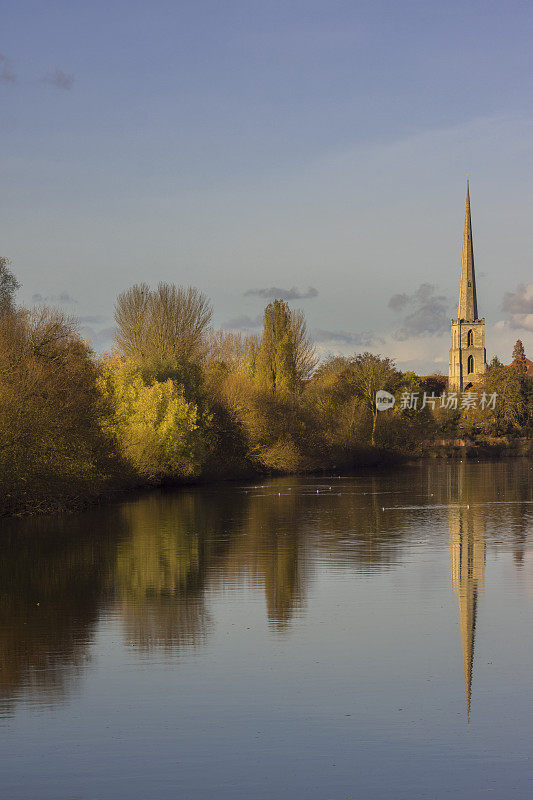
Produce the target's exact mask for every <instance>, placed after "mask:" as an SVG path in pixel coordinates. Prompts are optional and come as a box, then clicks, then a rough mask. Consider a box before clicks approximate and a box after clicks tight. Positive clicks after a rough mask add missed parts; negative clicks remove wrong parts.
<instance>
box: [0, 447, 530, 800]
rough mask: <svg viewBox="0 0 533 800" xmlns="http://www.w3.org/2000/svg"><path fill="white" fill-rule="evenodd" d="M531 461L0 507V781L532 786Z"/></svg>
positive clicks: (440, 793)
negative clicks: (40, 511) (4, 512)
mask: <svg viewBox="0 0 533 800" xmlns="http://www.w3.org/2000/svg"><path fill="white" fill-rule="evenodd" d="M532 478H533V465H532V462H531V461H529V460H520V459H515V460H513V459H509V460H502V461H499V462H482V463H479V462H470V461H469V462H467V461H465V462H460V461H452V460H449V461H430V462H422V463H418V464H415V465H412V466H406V467H401V468H395V469H394V470H392V471H387V472H381V473H378V472H372V473H370V472H364V473H360V474H356V475H351V476H345V475H340V476H332V477H326V478H322V477H320V478H316V477H309V476H307V477H295V478H276V479H262V480H260V481H258V482H256V483H254V484H242V485H241V484H223V485H220V484H219V485H214V486H209V487H195V488H185V489H179V490H172V491H154V492H151V493H146V494H143V495H141V496H135V497H132V498H131V499H128V500H127V501H126V502H121V503H115V504H112V505H108V506H106V507H101V508H96V509H92V510H90V511H87V512H85V513H83V514H78V515H75V516H70V517H69V516H62V517H57V516H56V517H42V518H36V519H26V520H3V521H1V522H0V525H1V533H0V795H1V796H2V798H5V800H23V799H24V800H111V798H112V799H113V800H114V798H117V800H118V799H119V798H120V799H121V800H122V799H123V800H137V799H138V800H141V799H142V800H167V798H168V800H171V799H172V800H176V799H179V800H188V799H189V798H190V800H204V798H205V799H207V798H210V799H211V798H216V799H217V800H226V799H227V800H230V799H231V800H240V799H241V798H243V800H244V798H246V800H263V798H269V799H270V798H272V799H274V798H275V799H276V800H285V798H287V800H289V799H290V800H293V799H294V798H298V799H299V798H302V800H304V799H305V800H315V798H316V800H318V799H320V800H348V798H353V799H354V800H355V799H356V798H357V799H359V798H361V799H364V800H374V799H377V798H394V800H403V799H404V798H405V800H413V798H432V799H433V798H439V800H440V798H448V797H454V798H477V797H486V796H489V797H494V798H528V800H529V798H531V797H532V796H533V734H532V720H533V669H532V667H533V636H532V631H533V501H532V491H531V489H532Z"/></svg>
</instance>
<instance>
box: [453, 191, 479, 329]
mask: <svg viewBox="0 0 533 800" xmlns="http://www.w3.org/2000/svg"><path fill="white" fill-rule="evenodd" d="M457 318H458V319H464V320H466V321H467V322H474V320H477V318H478V317H477V296H476V274H475V271H474V243H473V241H472V219H471V217H470V187H469V184H468V180H467V182H466V209H465V230H464V234H463V256H462V259H461V284H460V287H459V310H458V312H457Z"/></svg>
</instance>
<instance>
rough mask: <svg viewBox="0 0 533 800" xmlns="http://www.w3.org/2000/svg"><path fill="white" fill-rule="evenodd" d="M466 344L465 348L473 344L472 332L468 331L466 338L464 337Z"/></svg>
mask: <svg viewBox="0 0 533 800" xmlns="http://www.w3.org/2000/svg"><path fill="white" fill-rule="evenodd" d="M466 344H467V347H471V346H472V345H473V344H474V331H472V330H469V331H468V334H467V337H466Z"/></svg>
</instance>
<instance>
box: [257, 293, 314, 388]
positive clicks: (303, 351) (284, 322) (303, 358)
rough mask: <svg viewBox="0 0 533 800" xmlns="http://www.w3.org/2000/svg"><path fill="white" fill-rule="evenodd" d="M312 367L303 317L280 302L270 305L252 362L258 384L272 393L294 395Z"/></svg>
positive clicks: (309, 342)
mask: <svg viewBox="0 0 533 800" xmlns="http://www.w3.org/2000/svg"><path fill="white" fill-rule="evenodd" d="M315 364H316V358H315V352H314V346H313V344H312V342H311V341H310V339H309V336H308V333H307V327H306V324H305V319H304V316H303V314H302V313H301V312H295V311H291V309H290V308H289V306H288V304H287V303H285V302H284V301H283V300H274V301H273V302H272V303H269V304H268V306H267V307H266V308H265V316H264V322H263V335H262V338H261V342H260V345H259V348H258V352H257V357H256V361H255V376H256V380H257V383H258V384H259V385H260V386H261V387H262V388H264V389H267V390H268V391H271V392H273V393H274V392H282V393H286V394H294V393H295V392H297V391H298V389H299V388H300V387H301V384H302V381H303V380H305V379H306V378H308V377H309V375H310V374H311V372H312V370H313V369H314V366H315Z"/></svg>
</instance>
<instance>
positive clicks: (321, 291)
mask: <svg viewBox="0 0 533 800" xmlns="http://www.w3.org/2000/svg"><path fill="white" fill-rule="evenodd" d="M532 38H533V6H532V5H531V4H530V3H528V2H517V1H516V0H506V2H505V3H502V2H493V1H492V0H479V1H477V0H472V1H469V0H463V1H462V2H455V0H447V2H446V3H444V2H442V0H440V2H435V1H434V0H423V2H418V1H417V0H415V1H412V2H411V1H409V0H406V1H405V2H397V0H372V2H366V0H361V1H359V0H350V1H349V2H347V1H343V2H338V0H305V2H303V0H283V2H281V1H278V0H225V2H220V0H218V1H217V0H191V1H189V0H183V1H180V0H174V2H162V1H161V0H152V2H150V3H147V2H142V3H141V2H137V1H136V0H128V2H125V0H115V1H113V0H111V2H109V0H107V2H105V3H104V2H102V0H93V2H91V3H87V2H81V1H80V0H69V2H66V1H64V0H61V1H58V0H47V2H46V3H45V2H44V1H43V0H41V1H40V2H27V0H16V1H15V0H3V2H2V4H1V8H0V112H1V113H0V136H1V147H0V175H1V185H2V192H1V193H0V241H1V244H0V255H5V256H7V257H8V258H10V259H11V261H12V269H13V271H14V272H15V274H16V275H17V277H18V278H19V280H20V282H21V283H22V288H21V290H20V292H19V300H20V301H21V302H23V303H25V304H28V305H31V304H35V303H37V304H39V303H47V304H52V305H58V306H60V307H61V308H63V309H64V310H65V311H66V312H68V313H69V314H73V315H75V316H76V317H77V318H78V319H79V321H80V327H81V331H82V333H83V335H84V336H86V337H88V338H89V339H91V340H92V342H93V343H94V347H95V349H97V350H101V349H104V348H106V347H108V346H109V345H110V343H111V339H112V326H113V306H114V302H115V299H116V296H117V294H118V293H119V292H121V291H123V290H124V289H126V288H128V287H129V286H131V285H132V284H134V283H137V282H140V281H146V282H148V283H150V284H151V285H153V286H155V285H156V284H157V283H158V282H159V281H170V282H173V283H176V284H183V285H189V284H193V285H195V286H198V287H199V288H200V289H201V290H202V291H204V292H205V293H206V294H208V295H209V297H210V298H211V300H212V303H213V306H214V323H215V325H216V326H217V327H224V328H233V329H241V330H245V331H248V332H256V331H258V330H259V327H258V325H259V323H260V317H261V314H262V310H263V308H264V306H265V304H266V303H267V302H269V300H270V299H271V298H272V297H273V296H278V297H283V298H286V299H287V300H288V301H289V302H290V304H291V306H293V307H295V308H301V309H302V310H303V311H304V312H305V314H306V317H307V320H308V325H309V328H310V330H311V332H312V334H313V337H314V338H315V341H316V342H317V347H318V350H319V353H320V354H321V355H322V356H326V355H328V354H330V353H343V354H346V355H349V354H351V353H354V352H361V351H363V350H371V351H372V352H376V353H381V354H383V355H387V356H390V357H393V358H395V359H396V360H397V363H398V365H399V366H400V367H402V368H404V369H414V370H416V371H419V372H430V371H442V372H447V365H448V348H449V321H450V318H451V317H452V316H453V315H454V314H456V313H457V298H458V287H459V271H460V257H461V245H462V232H463V224H464V203H465V191H466V175H467V174H469V175H470V189H471V203H472V224H473V237H474V251H475V261H476V271H477V288H478V306H479V313H480V314H481V315H482V316H484V317H485V318H486V344H487V356H488V358H489V359H490V358H491V356H492V355H494V354H495V353H496V354H498V355H499V356H500V357H501V358H502V359H503V360H504V361H509V360H510V358H511V350H512V346H513V343H514V342H515V341H516V339H517V338H521V339H522V340H523V342H524V345H525V348H526V354H527V355H528V356H529V357H530V358H533V283H532V269H531V267H532V263H531V262H532V256H531V239H532V220H533V180H532V178H533V175H532V172H533V85H532V84H533V69H532V60H533V55H532V53H533V49H532V48H531V41H532Z"/></svg>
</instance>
